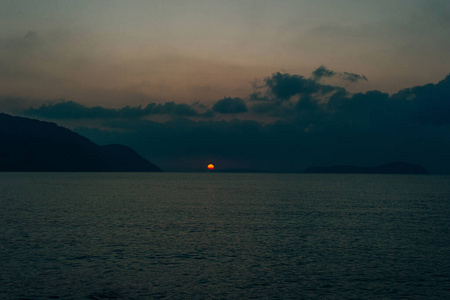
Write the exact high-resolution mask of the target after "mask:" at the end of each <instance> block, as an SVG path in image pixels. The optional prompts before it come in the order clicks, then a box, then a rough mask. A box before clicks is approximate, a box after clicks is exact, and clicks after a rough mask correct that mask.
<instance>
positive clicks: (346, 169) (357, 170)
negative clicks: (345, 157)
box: [305, 161, 428, 174]
mask: <svg viewBox="0 0 450 300" xmlns="http://www.w3.org/2000/svg"><path fill="white" fill-rule="evenodd" d="M305 173H335V174H338V173H341V174H350V173H354V174H428V171H427V170H426V169H425V168H423V167H421V166H419V165H413V164H409V163H405V162H400V161H397V162H392V163H388V164H384V165H381V166H377V167H357V166H331V167H311V168H308V169H306V170H305Z"/></svg>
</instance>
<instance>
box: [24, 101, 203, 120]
mask: <svg viewBox="0 0 450 300" xmlns="http://www.w3.org/2000/svg"><path fill="white" fill-rule="evenodd" d="M23 113H24V114H25V115H27V116H32V117H42V118H47V119H116V118H123V119H135V118H142V117H144V116H151V115H168V116H172V117H193V116H211V112H209V111H206V112H205V113H203V114H202V113H199V112H197V111H196V110H195V109H194V107H193V106H192V105H188V104H184V103H182V104H177V103H174V102H166V103H164V104H160V103H150V104H148V105H147V106H145V107H142V106H141V105H140V106H135V107H130V106H125V107H123V108H120V109H114V108H104V107H101V106H95V107H86V106H84V105H82V104H79V103H76V102H74V101H64V100H62V101H60V102H56V103H52V104H43V105H42V106H40V107H39V108H29V109H26V110H24V111H23Z"/></svg>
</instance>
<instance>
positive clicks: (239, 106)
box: [213, 97, 247, 114]
mask: <svg viewBox="0 0 450 300" xmlns="http://www.w3.org/2000/svg"><path fill="white" fill-rule="evenodd" d="M213 111H215V112H218V113H221V114H236V113H243V112H246V111H247V105H246V104H245V102H244V100H242V99H241V98H228V97H226V98H223V99H221V100H219V101H217V102H216V103H214V105H213Z"/></svg>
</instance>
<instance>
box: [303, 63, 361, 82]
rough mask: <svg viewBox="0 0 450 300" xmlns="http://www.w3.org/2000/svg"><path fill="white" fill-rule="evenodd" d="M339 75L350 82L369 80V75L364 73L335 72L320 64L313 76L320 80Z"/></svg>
mask: <svg viewBox="0 0 450 300" xmlns="http://www.w3.org/2000/svg"><path fill="white" fill-rule="evenodd" d="M335 76H337V77H339V78H341V79H343V80H347V81H350V82H358V81H359V80H365V81H368V79H367V77H366V76H364V75H359V74H356V73H349V72H334V71H331V70H329V69H327V68H326V67H325V66H323V65H322V66H320V67H318V68H317V69H316V70H314V71H313V72H312V78H313V79H314V80H320V79H322V78H327V77H335Z"/></svg>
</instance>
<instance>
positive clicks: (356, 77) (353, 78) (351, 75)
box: [341, 72, 368, 82]
mask: <svg viewBox="0 0 450 300" xmlns="http://www.w3.org/2000/svg"><path fill="white" fill-rule="evenodd" d="M341 76H342V79H344V80H347V81H350V82H357V81H359V80H365V81H368V80H367V77H366V76H364V75H359V74H355V73H349V72H344V73H342V75H341Z"/></svg>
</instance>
